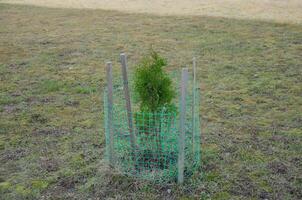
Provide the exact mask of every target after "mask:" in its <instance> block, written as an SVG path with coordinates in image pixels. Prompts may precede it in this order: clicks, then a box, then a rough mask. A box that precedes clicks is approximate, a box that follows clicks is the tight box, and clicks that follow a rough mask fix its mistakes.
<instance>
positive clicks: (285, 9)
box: [0, 0, 302, 23]
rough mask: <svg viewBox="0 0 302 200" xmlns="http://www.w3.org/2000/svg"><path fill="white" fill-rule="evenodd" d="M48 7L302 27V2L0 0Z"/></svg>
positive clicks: (293, 0)
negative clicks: (233, 20)
mask: <svg viewBox="0 0 302 200" xmlns="http://www.w3.org/2000/svg"><path fill="white" fill-rule="evenodd" d="M0 2H4V3H17V4H31V5H38V6H47V7H64V8H91V9H96V8H100V9H107V10H119V11H125V12H131V13H133V12H135V13H136V12H137V13H152V14H159V15H206V16H219V17H228V18H240V19H257V20H268V21H277V22H284V23H302V1H301V0H244V1H243V0H185V1H184V0H152V1H151V0H64V1H62V0H0Z"/></svg>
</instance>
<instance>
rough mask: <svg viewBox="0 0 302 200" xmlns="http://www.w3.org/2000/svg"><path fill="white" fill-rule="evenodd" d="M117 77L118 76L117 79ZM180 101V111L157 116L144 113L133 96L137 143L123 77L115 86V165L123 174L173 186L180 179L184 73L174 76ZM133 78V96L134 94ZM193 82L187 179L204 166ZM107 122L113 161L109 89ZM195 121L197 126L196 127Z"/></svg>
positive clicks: (190, 84) (189, 93) (189, 102)
mask: <svg viewBox="0 0 302 200" xmlns="http://www.w3.org/2000/svg"><path fill="white" fill-rule="evenodd" d="M115 77H116V76H115ZM171 77H172V79H173V82H174V85H175V90H176V91H177V98H175V100H174V104H175V105H177V108H178V110H176V111H175V112H168V111H167V110H166V109H165V108H162V109H161V111H160V112H157V113H146V112H140V110H139V104H138V102H137V99H136V97H135V95H133V96H131V103H132V113H131V114H132V119H133V133H134V136H135V139H134V142H133V141H132V143H131V136H130V132H129V126H128V115H127V110H126V102H125V98H124V91H123V84H122V81H121V76H119V77H116V79H114V82H113V108H112V110H113V119H112V121H111V123H112V129H113V135H114V137H113V142H112V144H113V158H114V159H113V160H114V162H113V165H114V168H116V169H117V170H118V171H120V172H121V173H122V174H126V175H129V176H134V177H137V178H140V179H147V180H154V181H161V182H169V181H174V180H176V179H177V175H178V174H177V173H178V153H179V134H180V123H179V122H180V119H179V116H180V114H179V113H180V110H179V109H180V106H179V105H180V102H179V99H180V94H179V93H180V88H179V87H180V81H179V80H180V73H179V72H178V71H176V72H174V73H172V74H171ZM131 86H132V82H131V77H130V82H129V88H130V94H132V93H131V91H133V89H132V88H133V87H131ZM193 88H194V86H193V81H192V75H191V76H190V77H189V81H188V87H187V95H186V119H185V152H184V153H185V170H184V176H185V178H186V177H189V176H191V175H192V174H193V173H194V171H196V169H197V168H198V167H199V165H200V142H201V141H200V121H199V102H200V100H199V98H200V93H199V88H198V87H197V86H195V105H194V108H195V109H194V113H193V110H192V108H193V102H194V101H193V99H194V98H193V97H194V95H193ZM104 119H105V134H106V156H105V157H106V159H107V160H108V159H109V150H110V148H109V145H110V141H109V140H110V137H109V134H110V131H109V121H108V103H107V89H106V88H105V90H104ZM193 121H195V123H194V124H195V126H194V127H193Z"/></svg>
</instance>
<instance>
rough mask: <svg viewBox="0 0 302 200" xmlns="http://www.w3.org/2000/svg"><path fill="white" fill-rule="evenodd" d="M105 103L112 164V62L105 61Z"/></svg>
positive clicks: (112, 163)
mask: <svg viewBox="0 0 302 200" xmlns="http://www.w3.org/2000/svg"><path fill="white" fill-rule="evenodd" d="M106 72H107V91H108V93H107V103H108V129H109V144H108V145H109V152H108V153H109V163H110V165H111V166H113V165H114V132H113V124H112V123H113V95H112V92H113V85H112V63H111V62H107V64H106Z"/></svg>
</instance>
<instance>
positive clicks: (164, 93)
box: [134, 51, 175, 112]
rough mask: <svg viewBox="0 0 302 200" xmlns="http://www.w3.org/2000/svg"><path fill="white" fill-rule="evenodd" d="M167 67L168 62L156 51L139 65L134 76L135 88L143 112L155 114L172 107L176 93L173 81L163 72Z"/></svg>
mask: <svg viewBox="0 0 302 200" xmlns="http://www.w3.org/2000/svg"><path fill="white" fill-rule="evenodd" d="M165 66H167V61H166V60H165V59H164V58H162V57H161V56H160V55H158V53H156V52H155V51H152V52H151V54H150V55H149V56H147V57H145V58H144V59H143V60H142V61H141V62H140V63H139V64H138V66H137V68H136V71H135V76H134V88H135V92H136V94H137V95H138V98H139V102H140V106H141V110H142V111H151V112H155V111H157V110H158V109H159V108H162V107H164V106H167V107H171V101H172V99H173V98H174V97H175V91H174V90H173V87H172V80H171V79H170V78H169V77H168V75H167V73H166V72H164V71H163V68H164V67H165Z"/></svg>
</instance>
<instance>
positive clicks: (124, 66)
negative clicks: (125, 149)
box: [120, 53, 136, 160]
mask: <svg viewBox="0 0 302 200" xmlns="http://www.w3.org/2000/svg"><path fill="white" fill-rule="evenodd" d="M120 58H121V65H122V76H123V85H124V94H125V101H126V109H127V116H128V126H129V133H130V142H131V148H132V156H133V160H135V159H136V158H135V152H136V144H135V143H136V142H135V135H134V130H133V118H132V111H131V101H130V94H129V87H128V74H127V57H126V54H125V53H122V54H121V55H120Z"/></svg>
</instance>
